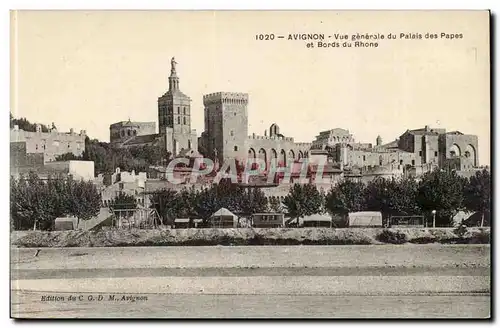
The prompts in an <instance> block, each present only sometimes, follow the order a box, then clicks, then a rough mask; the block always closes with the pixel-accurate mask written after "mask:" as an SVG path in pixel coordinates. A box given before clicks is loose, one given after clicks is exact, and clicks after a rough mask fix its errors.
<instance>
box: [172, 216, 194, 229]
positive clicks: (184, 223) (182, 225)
mask: <svg viewBox="0 0 500 328" xmlns="http://www.w3.org/2000/svg"><path fill="white" fill-rule="evenodd" d="M190 221H191V220H189V219H188V218H177V219H175V220H174V228H175V229H187V228H189V227H190V225H191V224H190V223H191V222H190Z"/></svg>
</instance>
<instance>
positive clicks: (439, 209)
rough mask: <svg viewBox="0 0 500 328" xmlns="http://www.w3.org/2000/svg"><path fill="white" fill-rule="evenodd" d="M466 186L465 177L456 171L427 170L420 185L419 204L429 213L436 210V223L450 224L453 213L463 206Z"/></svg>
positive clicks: (440, 224) (441, 224)
mask: <svg viewBox="0 0 500 328" xmlns="http://www.w3.org/2000/svg"><path fill="white" fill-rule="evenodd" d="M464 187H465V179H463V178H461V177H459V176H458V175H457V173H456V172H455V171H441V170H435V171H432V172H427V173H425V174H424V175H423V176H422V179H421V181H420V184H419V187H418V194H417V203H418V206H419V207H420V209H421V210H422V211H423V212H424V213H427V215H430V213H431V212H432V211H433V210H435V211H436V225H438V226H449V225H451V224H452V217H453V215H454V214H455V213H456V212H457V211H459V210H460V209H461V208H462V206H463V198H464V197H463V192H464Z"/></svg>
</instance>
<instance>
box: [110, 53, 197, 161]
mask: <svg viewBox="0 0 500 328" xmlns="http://www.w3.org/2000/svg"><path fill="white" fill-rule="evenodd" d="M171 65H172V67H171V70H170V76H169V78H168V84H169V87H168V91H167V92H166V93H165V94H163V95H162V96H161V97H159V98H158V125H159V131H158V134H156V123H154V122H130V120H129V121H128V122H119V123H115V124H112V125H111V126H110V141H111V142H113V143H114V144H115V145H117V146H118V147H136V146H143V145H159V146H161V147H162V148H163V149H164V150H165V151H167V152H170V153H171V154H172V155H174V156H177V155H182V154H183V153H186V151H188V150H195V151H197V150H198V137H197V135H196V130H193V129H191V98H189V97H188V96H187V95H185V94H184V93H183V92H182V91H181V90H180V87H179V82H180V81H179V77H178V76H177V69H176V65H177V63H176V62H175V59H174V58H172V61H171Z"/></svg>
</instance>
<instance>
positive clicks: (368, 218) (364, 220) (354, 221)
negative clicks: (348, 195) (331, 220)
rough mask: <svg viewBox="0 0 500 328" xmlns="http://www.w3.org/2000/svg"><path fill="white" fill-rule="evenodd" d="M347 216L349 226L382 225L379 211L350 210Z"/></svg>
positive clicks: (366, 226) (367, 226)
mask: <svg viewBox="0 0 500 328" xmlns="http://www.w3.org/2000/svg"><path fill="white" fill-rule="evenodd" d="M348 216H349V227H351V228H352V227H364V228H369V227H382V213H381V212H352V213H349V214H348Z"/></svg>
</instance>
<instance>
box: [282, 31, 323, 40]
mask: <svg viewBox="0 0 500 328" xmlns="http://www.w3.org/2000/svg"><path fill="white" fill-rule="evenodd" d="M324 39H325V35H324V34H318V33H309V34H306V33H302V34H288V40H324Z"/></svg>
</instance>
